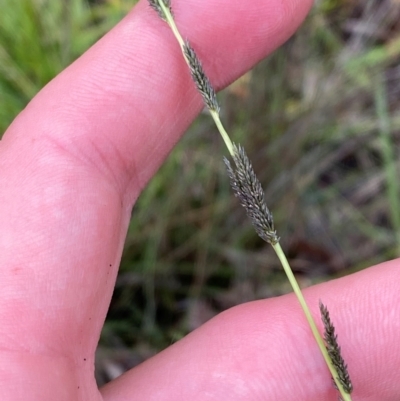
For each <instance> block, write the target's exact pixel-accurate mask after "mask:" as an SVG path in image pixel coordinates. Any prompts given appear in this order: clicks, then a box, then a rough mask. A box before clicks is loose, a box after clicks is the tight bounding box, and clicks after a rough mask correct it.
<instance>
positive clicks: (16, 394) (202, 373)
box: [0, 0, 400, 401]
mask: <svg viewBox="0 0 400 401" xmlns="http://www.w3.org/2000/svg"><path fill="white" fill-rule="evenodd" d="M212 3H213V5H211V4H212ZM214 3H215V4H214ZM309 7H310V0H281V1H278V0H269V1H268V2H265V1H263V0H254V1H252V2H243V1H242V0H230V1H229V2H228V1H225V2H224V1H219V2H217V1H211V0H210V1H209V2H204V1H203V2H202V1H195V0H187V1H185V2H180V3H178V4H177V5H175V4H174V10H175V15H176V18H177V20H178V22H179V25H180V27H181V29H182V32H183V33H184V34H187V35H188V36H190V38H191V40H192V43H193V44H194V45H196V47H198V48H199V56H200V57H201V59H202V60H203V62H204V65H205V67H206V69H207V73H208V74H209V76H210V78H211V81H212V82H213V84H214V85H215V86H216V87H217V88H222V87H224V86H226V85H227V84H228V83H229V82H231V81H232V80H233V79H235V78H236V77H238V76H239V75H241V74H242V73H243V72H245V71H246V70H248V69H249V68H251V67H252V66H253V65H254V64H255V63H256V62H257V61H259V60H260V59H262V58H263V57H265V56H266V55H267V54H268V53H270V52H271V51H272V50H274V49H275V48H276V47H277V46H279V45H280V44H281V43H282V42H283V41H284V40H286V39H287V38H288V37H289V36H290V35H291V34H292V33H293V32H294V30H295V29H296V28H297V27H298V25H299V24H300V23H301V21H302V19H303V18H304V16H305V14H306V12H307V10H308V8H309ZM199 21H201V24H200V23H199ZM201 49H203V50H201ZM201 108H202V100H201V98H200V96H199V95H198V93H197V92H196V89H195V87H194V85H193V83H192V81H191V78H190V77H189V74H187V71H186V65H185V64H184V63H183V62H182V58H181V55H180V53H179V48H178V47H177V45H176V43H175V40H174V38H173V37H172V35H171V34H170V31H169V29H168V27H167V26H166V25H165V24H164V23H163V22H161V21H160V20H159V18H158V17H157V16H156V15H154V11H153V10H151V9H150V8H149V7H148V5H147V1H142V2H141V3H140V4H139V5H138V6H137V7H135V9H134V10H133V11H132V13H131V14H130V15H129V16H127V17H126V18H125V19H124V21H122V22H121V23H120V24H119V25H118V26H117V27H116V28H115V29H113V30H112V31H111V32H110V33H109V34H108V35H107V36H105V37H104V38H103V39H102V40H101V41H100V42H99V43H97V44H96V45H95V46H94V47H93V48H92V49H90V50H89V51H88V52H87V53H86V54H85V55H84V56H83V57H81V58H80V59H79V60H78V61H77V62H75V63H74V64H73V65H71V66H70V67H69V68H68V69H66V70H65V71H64V72H63V73H62V74H60V75H59V76H58V77H57V78H56V79H55V80H54V81H52V82H51V83H50V84H49V85H47V86H46V87H45V88H44V89H43V90H42V91H41V92H40V93H39V94H38V95H37V96H36V97H35V99H34V100H33V101H32V102H31V103H30V104H29V105H28V107H27V108H26V109H25V110H24V111H23V112H22V113H21V114H20V116H19V117H18V118H17V119H16V120H15V121H14V122H13V124H12V125H11V126H10V128H9V130H8V131H7V133H6V134H5V136H4V137H3V140H2V141H1V143H0V163H1V168H0V188H1V191H0V204H1V205H2V207H1V208H0V222H1V224H0V244H1V246H0V249H1V252H0V260H1V264H0V266H1V270H0V294H1V299H0V319H1V320H0V321H1V326H0V333H1V335H0V342H1V343H0V350H1V351H0V395H1V400H5V401H19V400H24V401H39V400H40V401H48V400H49V401H50V400H51V401H54V400H57V401H79V400H82V401H94V400H105V401H123V400H124V401H125V400H129V401H134V400H136V399H137V400H140V401H147V400H155V399H157V400H163V401H168V400H169V399H171V400H174V401H180V400H182V401H183V400H185V401H187V400H189V399H190V400H193V401H195V400H204V399H208V400H218V401H220V400H224V399H226V398H229V400H231V401H239V400H245V399H246V400H259V399H262V400H278V399H279V400H292V399H296V400H308V401H309V400H318V401H320V400H327V399H332V400H333V399H336V396H337V395H336V391H335V390H334V389H333V388H332V387H331V383H330V380H329V373H328V371H327V369H326V367H325V365H324V362H323V360H322V357H321V356H320V354H319V351H318V349H317V347H316V345H315V344H314V340H313V338H312V335H311V333H310V331H309V329H308V326H307V325H306V322H305V319H304V318H303V316H302V313H301V310H300V308H299V306H298V304H297V301H296V299H295V298H294V296H292V295H288V296H284V297H280V298H278V299H269V300H265V301H259V302H252V303H249V304H245V305H241V306H239V307H236V308H233V309H231V310H229V311H227V312H225V313H222V314H221V315H219V316H218V317H216V318H215V319H213V320H211V321H210V322H209V323H207V324H205V325H204V326H203V327H201V328H200V329H198V330H196V331H195V332H193V333H191V334H190V335H189V336H187V337H186V338H185V339H183V340H182V341H179V342H178V343H176V344H174V345H173V346H172V347H170V348H168V349H167V350H165V351H164V352H162V353H160V354H159V355H157V356H156V357H154V358H152V359H150V360H149V361H147V362H145V363H144V364H142V365H141V366H139V367H137V368H135V369H133V370H132V371H130V372H128V373H127V374H125V375H123V376H122V377H120V378H119V379H117V380H115V381H114V382H112V383H110V384H108V385H107V386H105V387H104V388H103V389H101V390H98V389H97V386H96V383H95V380H94V374H93V369H94V368H93V366H94V352H95V349H96V346H97V342H98V338H99V334H100V330H101V327H102V325H103V322H104V318H105V315H106V311H107V308H108V305H109V302H110V298H111V294H112V290H113V285H114V282H115V277H116V274H117V269H118V264H119V261H120V257H121V252H122V248H123V243H124V238H125V234H126V230H127V227H128V224H129V220H130V211H131V208H132V205H133V203H134V202H135V199H136V198H137V197H138V195H139V193H140V191H141V190H142V188H143V187H144V186H145V185H146V183H147V181H148V180H149V179H150V177H151V176H152V175H153V174H154V172H155V171H156V170H157V168H158V167H159V166H160V164H161V163H162V161H163V160H164V159H165V157H166V156H167V154H168V152H169V151H170V150H171V148H172V147H173V145H174V144H175V143H176V142H177V140H178V139H179V137H180V136H181V135H182V133H183V132H184V131H185V129H186V128H187V127H188V125H189V124H190V122H191V121H192V120H193V119H194V118H195V116H196V115H197V114H198V112H199V111H200V110H201ZM398 279H399V272H398V262H397V261H393V262H388V263H386V264H383V265H380V266H378V267H375V268H371V269H368V270H365V271H363V272H361V273H358V274H355V275H352V276H349V277H346V278H343V279H340V280H336V281H333V282H330V283H326V284H323V285H319V286H317V287H313V288H310V289H309V290H307V291H305V294H306V297H307V299H308V301H309V304H310V306H311V307H312V309H313V310H314V313H315V315H317V314H318V312H317V310H318V299H319V298H320V297H323V300H324V302H325V303H326V304H327V305H328V306H329V309H330V311H331V314H332V318H333V319H334V322H335V325H336V328H337V331H338V333H339V336H340V344H341V346H342V349H343V355H344V357H345V358H346V361H347V362H348V364H349V370H350V374H351V375H352V380H353V383H354V387H355V397H354V399H355V400H357V399H360V400H378V399H379V400H380V401H385V400H388V401H389V400H395V399H398V394H399V391H400V389H399V387H400V383H399V380H398V378H397V376H398V374H397V370H398V367H399V366H400V350H399V347H400V346H399V344H398V337H399V333H400V328H399V323H398V321H399V316H400V303H399V302H398V301H399V296H398V290H397V286H398ZM334 397H335V398H334Z"/></svg>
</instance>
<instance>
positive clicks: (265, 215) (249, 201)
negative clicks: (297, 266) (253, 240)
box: [224, 144, 279, 245]
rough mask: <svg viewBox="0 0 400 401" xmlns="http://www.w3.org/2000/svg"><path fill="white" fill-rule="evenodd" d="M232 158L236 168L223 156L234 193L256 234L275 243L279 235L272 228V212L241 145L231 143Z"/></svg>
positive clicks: (272, 243)
mask: <svg viewBox="0 0 400 401" xmlns="http://www.w3.org/2000/svg"><path fill="white" fill-rule="evenodd" d="M233 151H234V154H233V160H234V162H235V165H236V169H233V168H232V167H231V164H230V163H229V160H228V159H226V158H224V162H225V165H226V168H227V170H228V176H229V178H230V181H231V186H232V188H233V191H234V193H235V195H236V196H237V197H238V198H239V200H240V203H241V205H242V206H243V207H244V208H245V209H246V213H247V215H248V216H249V218H250V220H251V222H252V224H253V226H254V228H255V230H256V232H257V234H258V235H259V236H260V237H261V238H262V239H263V240H264V241H266V242H268V243H270V244H271V245H275V244H277V243H278V242H279V237H278V236H277V234H276V231H275V228H274V219H273V217H272V213H271V212H270V210H269V209H268V207H267V204H266V202H265V198H264V191H263V189H262V186H261V184H260V181H259V180H258V178H257V176H256V174H255V172H254V170H253V166H252V165H251V162H250V160H249V158H248V157H247V155H246V152H245V150H244V148H243V147H242V146H240V145H239V146H236V145H235V144H234V145H233Z"/></svg>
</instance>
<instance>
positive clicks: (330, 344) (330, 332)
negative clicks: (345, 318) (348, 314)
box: [319, 301, 353, 394]
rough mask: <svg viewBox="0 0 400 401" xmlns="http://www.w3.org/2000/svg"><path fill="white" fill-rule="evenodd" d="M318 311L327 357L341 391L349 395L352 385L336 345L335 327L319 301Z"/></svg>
mask: <svg viewBox="0 0 400 401" xmlns="http://www.w3.org/2000/svg"><path fill="white" fill-rule="evenodd" d="M319 310H320V312H321V319H322V322H323V324H324V328H325V330H324V339H325V343H326V350H327V351H328V354H329V357H330V358H331V361H332V363H333V365H334V366H335V368H336V371H337V373H338V380H339V382H340V383H341V385H342V386H343V390H344V391H345V392H346V393H348V394H350V393H351V392H352V391H353V384H352V383H351V380H350V375H349V371H348V369H347V365H346V363H345V362H344V359H343V357H342V353H341V350H340V347H339V344H338V340H337V335H336V334H335V326H334V325H333V323H332V321H331V318H330V315H329V311H328V308H327V307H326V306H325V305H324V304H323V303H322V302H321V301H320V302H319Z"/></svg>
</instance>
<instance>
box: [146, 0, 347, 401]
mask: <svg viewBox="0 0 400 401" xmlns="http://www.w3.org/2000/svg"><path fill="white" fill-rule="evenodd" d="M149 3H150V6H151V7H152V8H153V9H155V10H156V11H157V13H158V15H159V16H160V17H161V18H162V19H163V20H164V21H166V22H167V24H168V25H169V26H170V28H171V30H172V32H173V34H174V35H175V37H176V39H177V41H178V43H179V45H180V47H181V51H182V54H183V57H184V59H185V61H186V63H187V64H188V67H189V70H190V73H191V76H192V79H193V81H194V83H195V85H196V87H197V89H198V91H199V92H200V94H201V95H202V98H203V101H204V103H205V105H206V106H207V108H208V110H209V111H210V114H211V116H212V118H213V119H214V121H215V124H216V126H217V128H218V130H219V132H220V134H221V136H222V138H223V140H224V142H225V144H226V146H227V149H228V151H229V153H230V155H231V157H232V159H233V161H234V164H235V167H232V166H231V164H230V162H229V160H228V159H226V158H225V159H224V161H225V164H226V167H227V172H228V176H229V178H230V181H231V186H232V188H233V190H234V193H235V195H236V196H237V197H238V198H239V200H240V203H241V205H242V206H243V207H244V208H245V210H246V213H247V215H248V216H249V218H250V220H251V222H252V224H253V226H254V228H255V230H256V232H257V234H258V235H259V236H260V237H261V238H262V239H263V240H265V241H266V242H268V243H270V244H271V245H272V247H273V249H274V250H275V252H276V254H277V256H278V258H279V260H280V262H281V264H282V267H283V269H284V271H285V273H286V275H287V277H288V280H289V282H290V284H291V286H292V288H293V291H294V293H295V295H296V296H297V298H298V301H299V303H300V305H301V307H302V309H303V312H304V314H305V317H306V319H307V322H308V324H309V326H310V329H311V331H312V334H313V336H314V338H315V341H316V342H317V345H318V347H319V349H320V351H321V354H322V356H323V357H324V359H325V362H326V364H327V367H328V369H329V371H330V373H331V375H332V377H333V380H334V383H335V386H336V388H337V389H338V390H339V393H340V397H341V398H342V399H343V400H344V401H350V400H351V397H350V395H349V393H350V392H351V390H352V386H351V382H350V378H349V376H348V372H347V366H346V364H345V363H344V361H343V359H342V357H341V355H340V348H339V346H338V345H337V342H336V340H337V338H336V336H335V335H334V328H333V325H332V324H331V322H330V320H329V314H328V312H327V309H326V307H324V308H321V314H322V317H323V321H324V323H325V322H327V323H328V322H329V326H328V329H327V327H325V329H326V330H328V331H329V333H331V335H330V334H328V335H326V336H325V338H326V339H327V346H325V344H324V342H323V339H322V337H321V335H320V333H319V331H318V329H317V326H316V324H315V321H314V319H313V317H312V315H311V312H310V310H309V308H308V306H307V303H306V301H305V299H304V296H303V294H302V291H301V289H300V287H299V285H298V283H297V281H296V278H295V277H294V274H293V271H292V269H291V267H290V265H289V263H288V260H287V258H286V255H285V253H284V252H283V250H282V248H281V246H280V244H279V237H278V235H277V233H276V230H275V227H274V222H273V217H272V213H271V212H270V210H269V208H268V207H267V204H266V202H265V197H264V191H263V189H262V186H261V183H260V181H259V180H258V178H257V176H256V174H255V172H254V169H253V167H252V165H251V162H250V159H249V158H248V156H247V155H246V152H245V150H244V148H243V147H242V146H241V145H235V144H233V142H232V141H231V139H230V137H229V135H228V133H227V132H226V130H225V128H224V126H223V124H222V122H221V120H220V116H219V111H220V107H219V105H218V101H217V97H216V93H215V90H214V88H213V86H212V85H211V83H210V80H209V79H208V77H207V75H206V74H205V72H204V69H203V67H202V64H201V62H200V60H199V59H198V57H197V55H196V52H195V51H194V49H193V48H192V47H191V46H190V44H189V42H188V41H187V40H183V38H182V36H181V35H180V33H179V30H178V28H177V26H176V24H175V21H174V18H173V16H172V9H171V3H170V1H169V0H167V1H166V0H149ZM332 335H333V337H332ZM338 355H339V356H340V358H339V356H338ZM339 359H340V361H339Z"/></svg>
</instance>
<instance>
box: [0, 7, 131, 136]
mask: <svg viewBox="0 0 400 401" xmlns="http://www.w3.org/2000/svg"><path fill="white" fill-rule="evenodd" d="M133 3H134V1H129V2H128V1H111V0H110V1H107V2H103V3H100V4H95V5H90V4H89V2H88V1H85V0H71V1H55V0H18V1H14V0H0V10H2V11H1V13H0V133H3V132H4V130H5V129H6V128H7V126H8V125H9V124H10V122H11V121H12V120H13V119H14V117H15V116H16V115H17V114H18V113H19V112H20V111H21V110H22V109H23V108H24V107H25V105H26V104H27V103H28V102H29V100H30V99H31V98H32V97H33V96H34V95H35V94H36V93H37V92H38V91H39V90H40V89H41V88H42V87H43V86H44V85H45V84H46V83H47V82H49V81H50V80H51V79H52V78H53V77H54V76H56V75H57V74H58V73H59V72H60V71H61V70H62V69H63V68H65V67H66V66H67V65H68V64H70V63H71V62H72V61H74V60H75V59H76V58H77V57H79V56H80V55H81V54H82V53H83V52H84V51H85V50H86V49H87V48H88V47H90V46H91V45H92V44H93V43H94V42H95V41H96V40H97V39H99V38H100V37H101V35H103V34H104V33H105V32H107V30H109V29H110V28H111V27H112V26H113V25H114V24H115V23H116V22H117V21H118V20H119V19H121V18H122V16H123V15H124V13H125V12H126V11H127V10H128V5H129V7H131V6H132V5H133Z"/></svg>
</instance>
